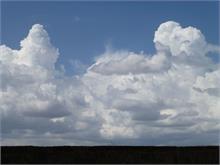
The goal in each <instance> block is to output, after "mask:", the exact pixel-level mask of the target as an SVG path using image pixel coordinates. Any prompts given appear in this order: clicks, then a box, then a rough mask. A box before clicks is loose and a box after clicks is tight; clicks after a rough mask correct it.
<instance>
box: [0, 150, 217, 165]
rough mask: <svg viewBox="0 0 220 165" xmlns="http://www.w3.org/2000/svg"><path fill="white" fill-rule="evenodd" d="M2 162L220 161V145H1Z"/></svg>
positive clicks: (164, 162) (208, 162)
mask: <svg viewBox="0 0 220 165" xmlns="http://www.w3.org/2000/svg"><path fill="white" fill-rule="evenodd" d="M1 163H13V164H19V163H25V164H31V163H35V164H40V163H44V164H46V163H51V164H55V163H58V164H61V163H63V164H65V163H157V164H158V163H161V164H166V163H175V164H178V163H194V164H196V163H200V164H203V163H207V164H212V163H215V164H219V147H217V146H208V147H129V146H100V147H68V146H65V147H32V146H20V147H1Z"/></svg>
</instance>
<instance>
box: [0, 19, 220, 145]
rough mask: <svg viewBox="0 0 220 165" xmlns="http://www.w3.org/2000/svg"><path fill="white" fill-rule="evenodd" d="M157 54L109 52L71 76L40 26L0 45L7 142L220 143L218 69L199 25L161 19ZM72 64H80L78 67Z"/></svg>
mask: <svg viewBox="0 0 220 165" xmlns="http://www.w3.org/2000/svg"><path fill="white" fill-rule="evenodd" d="M153 41H154V43H155V47H156V53H155V54H153V55H148V54H145V53H135V52H129V51H126V50H123V51H122V50H116V51H112V50H107V51H106V52H104V53H103V54H102V55H99V56H97V57H96V59H95V62H94V64H92V65H91V66H89V67H88V68H87V69H85V65H83V64H81V63H79V62H78V61H77V63H76V64H77V66H78V64H80V68H82V66H83V68H84V70H85V72H82V73H81V74H79V75H74V76H66V75H65V74H63V72H64V70H63V71H59V70H58V69H56V68H55V63H56V61H57V59H58V57H59V56H60V54H59V51H58V49H57V48H55V47H54V46H53V45H52V44H51V42H50V38H49V36H48V33H47V32H46V30H45V29H44V27H43V26H42V25H39V24H36V25H33V26H32V28H31V29H30V31H29V33H28V35H27V37H26V38H25V39H24V40H22V41H21V44H20V46H21V48H20V49H19V50H13V49H11V48H9V47H7V46H5V45H1V46H0V76H1V91H0V92H1V95H0V96H1V99H0V107H1V125H2V130H1V143H2V144H3V145H13V144H14V145H25V144H32V145H104V144H105V145H106V144H114V145H122V144H124V145H126V144H127V145H210V144H218V143H219V137H218V134H219V128H220V122H219V120H220V112H219V109H220V95H219V92H220V87H219V85H218V84H219V81H220V69H219V68H218V64H217V63H216V62H215V61H213V60H212V59H210V58H209V57H208V56H207V54H208V53H209V52H215V53H219V50H220V49H219V47H218V46H216V45H213V44H210V43H207V41H206V39H205V36H204V35H203V34H202V32H201V31H200V30H198V29H196V28H195V27H181V25H180V24H179V23H176V22H173V21H168V22H165V23H162V24H161V25H160V26H159V27H158V29H157V31H156V32H155V36H154V40H153ZM76 64H75V63H74V66H75V65H76Z"/></svg>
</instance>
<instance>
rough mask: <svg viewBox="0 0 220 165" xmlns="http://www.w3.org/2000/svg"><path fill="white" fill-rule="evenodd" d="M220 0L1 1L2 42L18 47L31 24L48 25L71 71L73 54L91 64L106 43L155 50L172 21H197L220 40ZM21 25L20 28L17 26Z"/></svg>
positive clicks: (61, 60)
mask: <svg viewBox="0 0 220 165" xmlns="http://www.w3.org/2000/svg"><path fill="white" fill-rule="evenodd" d="M218 4H219V2H138V3H135V2H2V43H3V44H6V45H8V46H10V47H11V48H19V41H20V40H21V39H23V38H24V37H25V36H26V35H27V33H28V30H29V29H30V28H31V26H32V25H33V24H35V23H39V24H42V25H44V26H45V29H46V30H47V31H48V33H49V35H50V38H51V40H52V43H53V44H54V45H55V46H56V47H57V48H59V50H60V53H61V56H60V58H59V60H58V65H59V64H64V65H65V67H66V68H67V72H68V73H70V74H71V73H72V72H73V70H72V68H71V66H70V63H69V62H68V61H69V60H70V59H73V60H79V61H81V62H82V63H84V64H88V65H89V64H91V63H92V62H93V59H94V56H98V55H100V54H101V53H103V52H104V50H105V46H106V45H111V47H112V48H114V49H126V50H130V51H134V52H140V51H142V50H143V51H144V52H145V53H154V52H155V48H154V44H153V41H152V40H153V35H154V31H155V30H156V29H157V28H158V26H159V25H160V24H161V23H163V22H166V21H168V20H173V21H176V22H179V23H180V24H181V25H182V26H183V27H185V26H195V27H196V28H198V29H200V30H201V31H202V33H203V34H204V35H205V36H206V39H207V41H208V42H210V43H213V44H217V43H218V35H216V34H218V29H219V24H218V15H219V14H218ZM15 29H16V30H15Z"/></svg>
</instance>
